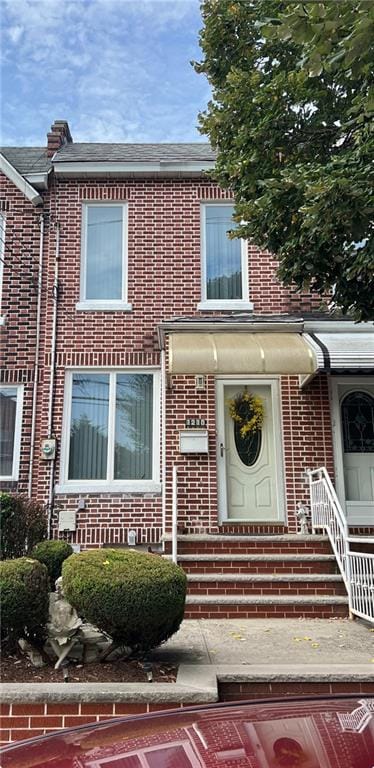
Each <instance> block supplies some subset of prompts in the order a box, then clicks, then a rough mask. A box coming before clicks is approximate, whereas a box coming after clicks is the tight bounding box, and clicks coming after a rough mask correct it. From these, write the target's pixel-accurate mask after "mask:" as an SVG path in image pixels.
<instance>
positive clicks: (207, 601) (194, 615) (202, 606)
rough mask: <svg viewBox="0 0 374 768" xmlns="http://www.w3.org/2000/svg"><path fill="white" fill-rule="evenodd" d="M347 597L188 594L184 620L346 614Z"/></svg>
mask: <svg viewBox="0 0 374 768" xmlns="http://www.w3.org/2000/svg"><path fill="white" fill-rule="evenodd" d="M347 611H348V598H347V597H343V596H340V595H335V596H333V597H330V596H320V595H312V596H311V597H306V596H305V595H303V596H300V595H291V596H290V597H286V596H285V595H235V597H234V598H233V597H232V596H231V595H188V596H187V600H186V609H185V618H186V619H223V618H224V619H238V618H242V619H244V618H245V619H251V618H256V619H260V618H264V619H268V618H272V619H276V618H279V619H283V618H293V619H297V618H301V617H303V618H323V619H328V618H332V617H336V616H340V617H345V616H347Z"/></svg>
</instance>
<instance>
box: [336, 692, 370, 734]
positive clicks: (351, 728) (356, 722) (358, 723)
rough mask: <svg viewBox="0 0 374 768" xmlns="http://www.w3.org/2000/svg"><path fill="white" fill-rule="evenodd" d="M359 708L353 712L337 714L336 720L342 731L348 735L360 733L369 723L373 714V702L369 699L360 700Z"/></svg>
mask: <svg viewBox="0 0 374 768" xmlns="http://www.w3.org/2000/svg"><path fill="white" fill-rule="evenodd" d="M359 704H360V706H359V707H357V709H354V710H353V712H350V713H349V712H347V713H346V712H344V713H340V712H338V713H337V715H338V720H339V723H340V726H341V728H342V730H343V731H346V732H348V733H362V731H363V730H365V728H366V726H367V725H368V724H369V723H370V722H371V720H372V717H373V714H374V702H373V701H371V700H370V699H360V700H359Z"/></svg>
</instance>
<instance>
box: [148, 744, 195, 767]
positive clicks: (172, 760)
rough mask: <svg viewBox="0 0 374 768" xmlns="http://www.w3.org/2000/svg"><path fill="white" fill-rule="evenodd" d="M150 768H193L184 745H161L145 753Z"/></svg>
mask: <svg viewBox="0 0 374 768" xmlns="http://www.w3.org/2000/svg"><path fill="white" fill-rule="evenodd" d="M145 754H146V756H147V763H148V766H149V768H174V766H176V765H177V766H178V768H192V763H191V761H190V760H189V758H188V757H187V755H186V753H185V751H184V749H183V747H182V746H175V747H160V749H153V750H152V751H149V752H146V753H145Z"/></svg>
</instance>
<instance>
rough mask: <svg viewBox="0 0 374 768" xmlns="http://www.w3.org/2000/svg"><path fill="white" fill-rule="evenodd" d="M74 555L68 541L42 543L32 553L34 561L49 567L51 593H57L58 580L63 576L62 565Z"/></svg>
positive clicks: (54, 540) (55, 540)
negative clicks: (56, 583) (56, 584)
mask: <svg viewBox="0 0 374 768" xmlns="http://www.w3.org/2000/svg"><path fill="white" fill-rule="evenodd" d="M72 554H73V548H72V547H71V546H70V544H68V542H67V541H58V540H57V539H52V540H51V541H41V542H39V544H36V546H35V547H34V549H33V550H32V552H31V557H33V558H34V560H39V563H44V565H45V566H46V567H47V571H48V576H49V582H50V588H51V591H52V592H54V591H55V582H56V579H58V578H59V576H61V569H62V563H63V562H64V560H66V558H67V557H70V555H72Z"/></svg>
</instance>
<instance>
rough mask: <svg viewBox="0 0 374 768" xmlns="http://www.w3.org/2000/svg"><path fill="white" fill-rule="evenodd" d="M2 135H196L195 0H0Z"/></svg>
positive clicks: (39, 139)
mask: <svg viewBox="0 0 374 768" xmlns="http://www.w3.org/2000/svg"><path fill="white" fill-rule="evenodd" d="M0 7H1V11H2V19H1V34H2V46H1V47H2V57H3V65H2V73H1V77H2V94H3V95H2V105H1V129H2V130H1V133H2V135H1V143H2V144H3V145H19V146H20V145H25V146H27V145H30V146H31V145H34V146H43V145H44V144H45V141H46V138H45V137H46V133H47V131H48V130H49V128H50V125H51V124H52V122H53V121H54V120H56V119H58V120H61V119H63V120H68V122H69V125H70V130H71V132H72V135H73V139H74V141H108V142H113V141H119V142H120V141H130V142H131V141H138V142H147V141H201V140H204V138H203V137H202V136H201V135H200V134H199V132H198V130H197V114H198V112H199V110H201V109H204V107H205V106H206V104H207V101H208V99H209V86H208V83H207V81H206V79H205V78H204V77H203V76H202V75H197V74H196V73H195V71H194V70H193V68H192V67H191V65H190V63H189V62H190V60H191V59H199V58H200V49H199V46H198V31H199V29H200V27H201V17H200V10H199V0H135V1H134V0H0Z"/></svg>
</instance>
